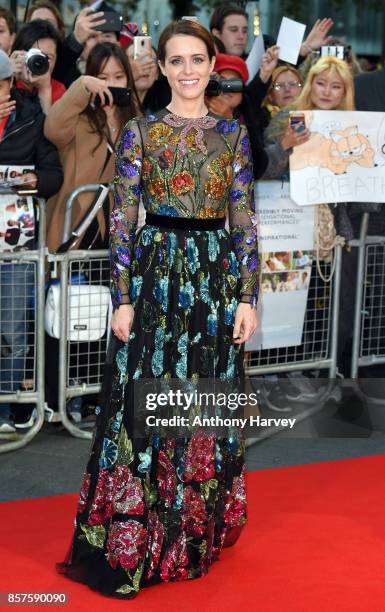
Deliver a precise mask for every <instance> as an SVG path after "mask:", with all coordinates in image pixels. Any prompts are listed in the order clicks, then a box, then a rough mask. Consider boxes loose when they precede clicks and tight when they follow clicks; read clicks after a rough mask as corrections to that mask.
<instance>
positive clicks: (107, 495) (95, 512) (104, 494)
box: [88, 469, 112, 525]
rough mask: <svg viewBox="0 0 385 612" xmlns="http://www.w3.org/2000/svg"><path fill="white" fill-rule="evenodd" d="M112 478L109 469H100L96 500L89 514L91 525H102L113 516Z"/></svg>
mask: <svg viewBox="0 0 385 612" xmlns="http://www.w3.org/2000/svg"><path fill="white" fill-rule="evenodd" d="M111 496H112V480H111V477H110V472H109V470H104V469H102V470H100V471H99V476H98V481H97V483H96V489H95V495H94V500H93V502H92V506H91V509H90V514H89V516H88V524H89V525H102V524H103V523H104V522H105V521H106V520H107V519H108V518H110V517H111V516H112V506H111Z"/></svg>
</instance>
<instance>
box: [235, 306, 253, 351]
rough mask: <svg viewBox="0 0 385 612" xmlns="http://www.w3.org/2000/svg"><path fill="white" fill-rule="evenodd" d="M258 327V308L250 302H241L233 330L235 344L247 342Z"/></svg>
mask: <svg viewBox="0 0 385 612" xmlns="http://www.w3.org/2000/svg"><path fill="white" fill-rule="evenodd" d="M257 327H258V321H257V310H256V308H252V307H251V306H250V304H244V303H242V302H240V303H239V304H238V308H237V311H236V313H235V323H234V331H233V341H234V344H242V343H243V342H247V340H249V339H250V338H251V336H252V335H253V333H254V332H255V330H256V329H257Z"/></svg>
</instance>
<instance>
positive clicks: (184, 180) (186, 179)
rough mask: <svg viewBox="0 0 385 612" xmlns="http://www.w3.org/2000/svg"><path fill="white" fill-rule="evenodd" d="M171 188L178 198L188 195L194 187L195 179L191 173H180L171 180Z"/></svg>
mask: <svg viewBox="0 0 385 612" xmlns="http://www.w3.org/2000/svg"><path fill="white" fill-rule="evenodd" d="M171 186H172V188H173V190H174V193H175V194H176V195H177V196H180V195H183V194H184V193H188V192H189V191H191V190H192V189H193V187H194V180H193V177H192V176H191V174H190V173H189V172H178V174H175V176H173V177H172V179H171Z"/></svg>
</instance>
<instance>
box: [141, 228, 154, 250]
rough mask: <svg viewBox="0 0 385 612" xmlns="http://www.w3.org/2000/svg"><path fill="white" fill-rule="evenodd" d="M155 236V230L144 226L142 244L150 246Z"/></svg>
mask: <svg viewBox="0 0 385 612" xmlns="http://www.w3.org/2000/svg"><path fill="white" fill-rule="evenodd" d="M153 235H154V228H153V227H147V226H144V228H143V231H142V233H141V235H140V240H141V243H142V244H143V245H144V246H149V245H150V244H151V243H152V237H153Z"/></svg>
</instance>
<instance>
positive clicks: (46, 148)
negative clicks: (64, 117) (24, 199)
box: [0, 89, 63, 198]
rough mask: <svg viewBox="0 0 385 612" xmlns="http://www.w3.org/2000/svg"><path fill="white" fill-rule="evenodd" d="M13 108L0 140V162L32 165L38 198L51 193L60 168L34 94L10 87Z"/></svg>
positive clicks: (58, 183) (55, 188) (60, 175)
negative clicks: (13, 101) (44, 129)
mask: <svg viewBox="0 0 385 612" xmlns="http://www.w3.org/2000/svg"><path fill="white" fill-rule="evenodd" d="M11 97H12V99H13V100H16V111H15V113H13V114H12V115H11V117H10V119H9V120H8V123H7V125H6V127H5V130H4V132H3V135H2V138H1V141H0V165H7V166H12V165H14V166H28V165H34V166H35V170H34V172H35V173H36V175H37V177H38V183H37V190H38V194H37V195H38V197H40V198H49V197H51V196H52V195H55V193H57V192H58V191H59V189H60V187H61V184H62V182H63V170H62V167H61V163H60V159H59V154H58V152H57V149H56V147H55V145H53V144H52V143H51V142H49V140H47V139H46V137H45V136H44V133H43V126H44V119H45V115H44V114H43V112H42V110H41V107H40V104H39V102H38V100H37V96H35V95H33V94H32V95H31V94H30V93H29V92H25V91H19V90H17V89H13V90H12V93H11Z"/></svg>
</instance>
